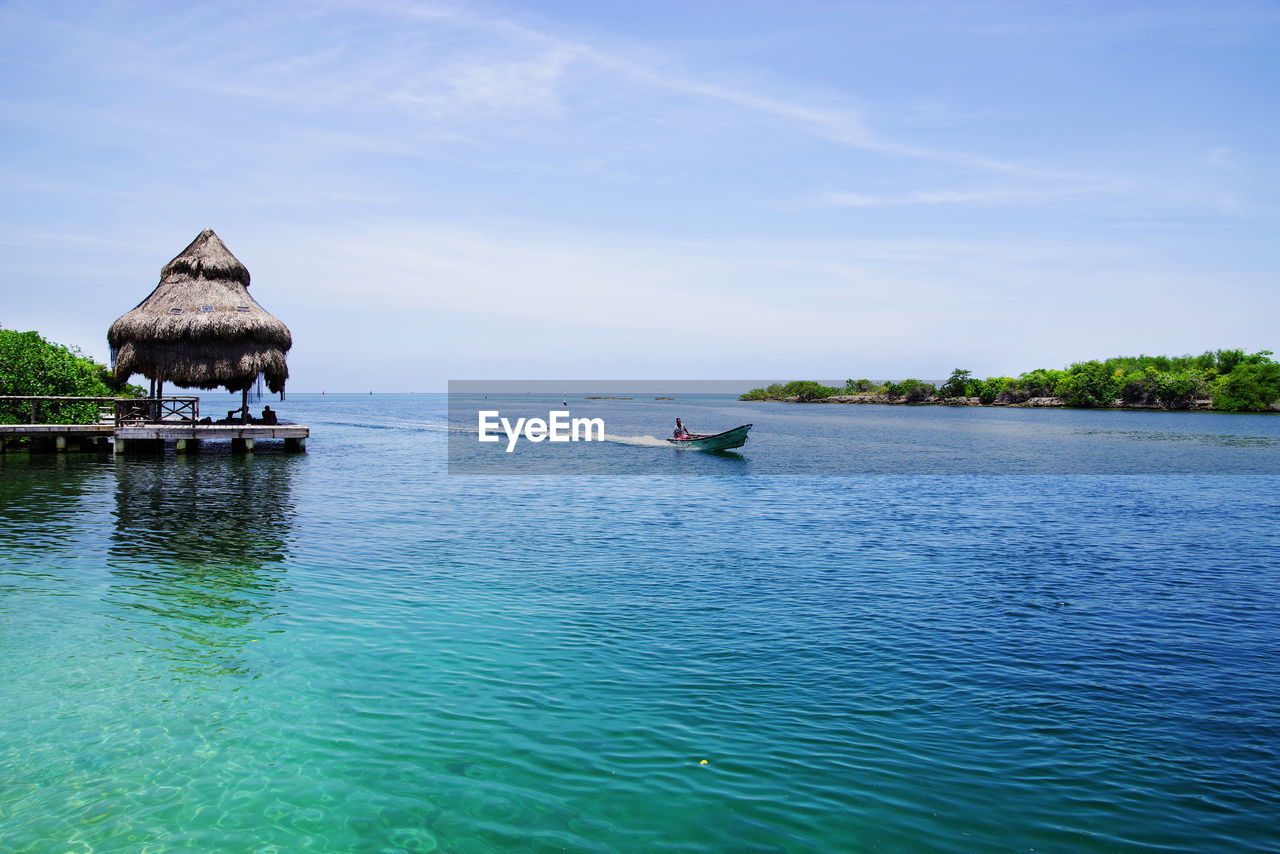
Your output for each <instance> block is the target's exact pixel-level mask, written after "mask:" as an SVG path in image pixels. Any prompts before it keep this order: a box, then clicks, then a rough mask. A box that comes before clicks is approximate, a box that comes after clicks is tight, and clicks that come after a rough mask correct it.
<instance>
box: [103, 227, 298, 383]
mask: <svg viewBox="0 0 1280 854" xmlns="http://www.w3.org/2000/svg"><path fill="white" fill-rule="evenodd" d="M107 342H108V343H109V344H110V345H111V349H112V351H113V353H114V354H115V360H114V365H115V376H116V379H117V380H118V381H120V382H125V381H126V380H128V379H129V377H131V376H133V375H134V374H142V375H143V376H145V377H149V378H151V379H154V380H160V381H164V382H172V383H176V384H177V385H180V386H185V387H188V388H206V389H209V388H218V387H219V386H223V387H225V388H227V389H230V390H231V391H240V390H242V389H247V388H251V387H252V386H253V384H254V383H255V382H256V381H257V379H258V376H259V375H261V376H262V377H263V378H264V379H265V380H266V383H267V387H268V388H269V389H271V391H273V392H279V391H283V390H284V383H285V380H286V379H288V377H289V367H288V365H286V364H285V353H287V352H289V348H290V347H292V346H293V336H292V335H290V334H289V328H288V327H287V326H285V325H284V324H283V323H281V322H280V321H279V320H278V319H276V318H275V317H274V316H273V315H272V314H271V313H270V312H268V311H267V310H266V309H264V308H263V307H262V306H260V305H258V303H257V302H256V301H255V300H254V298H253V297H251V296H249V271H248V270H247V269H246V268H245V266H244V265H243V264H241V263H240V261H239V259H237V258H236V256H234V255H232V254H231V251H230V250H229V249H227V247H226V245H225V244H224V243H223V242H222V241H221V240H220V239H218V235H216V234H214V233H213V230H212V229H209V228H206V229H205V230H204V231H202V232H200V235H199V236H198V237H196V239H195V240H193V241H191V245H190V246H188V247H187V248H186V249H184V250H182V252H181V253H179V254H178V256H177V257H176V258H174V259H173V260H172V261H170V262H169V263H168V264H165V265H164V268H163V269H162V270H161V271H160V284H158V285H156V288H155V290H153V291H152V292H151V295H150V296H148V297H147V298H146V299H144V300H143V301H142V302H140V303H138V305H137V307H136V308H134V309H133V310H132V311H130V312H129V313H127V314H125V315H122V316H121V317H119V318H117V320H116V322H115V323H113V324H111V328H110V330H108V332H107Z"/></svg>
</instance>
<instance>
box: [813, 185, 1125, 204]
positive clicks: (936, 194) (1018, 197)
mask: <svg viewBox="0 0 1280 854" xmlns="http://www.w3.org/2000/svg"><path fill="white" fill-rule="evenodd" d="M1099 191H1100V190H1099V189H1098V188H1097V187H1094V188H1089V187H1068V188H1062V189H1044V190H1026V189H986V190H915V191H912V192H907V193H854V192H842V191H834V192H829V193H824V194H823V195H821V196H820V197H819V199H818V203H819V204H820V205H824V206H827V207H835V208H884V207H907V206H914V205H993V206H995V205H1026V204H1040V203H1045V202H1061V201H1065V200H1068V199H1075V198H1080V197H1082V196H1086V195H1090V194H1091V193H1095V192H1099Z"/></svg>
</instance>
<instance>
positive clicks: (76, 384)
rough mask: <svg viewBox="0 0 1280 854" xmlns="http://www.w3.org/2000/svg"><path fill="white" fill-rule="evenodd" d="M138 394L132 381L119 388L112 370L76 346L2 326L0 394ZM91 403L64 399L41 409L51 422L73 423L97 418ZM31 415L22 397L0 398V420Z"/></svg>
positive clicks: (43, 417)
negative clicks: (6, 400) (51, 407)
mask: <svg viewBox="0 0 1280 854" xmlns="http://www.w3.org/2000/svg"><path fill="white" fill-rule="evenodd" d="M122 393H123V394H124V395H125V396H130V397H133V396H139V395H141V393H142V390H141V389H139V388H137V387H135V386H128V387H125V388H123V389H122V388H121V387H120V386H119V385H118V384H117V383H116V382H115V381H114V379H113V378H112V376H111V371H110V369H109V368H107V367H106V366H105V365H102V364H99V363H97V362H95V361H93V360H92V359H90V358H88V357H87V356H85V355H84V354H83V353H81V352H80V351H79V350H77V349H75V348H74V347H65V346H63V345H61V344H55V343H53V342H52V341H47V340H45V339H44V338H42V337H41V336H40V335H39V334H38V333H36V332H15V331H13V330H11V329H3V328H0V395H27V396H58V397H114V396H117V395H121V394H122ZM97 412H98V410H97V406H96V405H95V404H63V405H62V406H60V407H58V408H57V409H55V410H52V411H48V412H41V413H40V419H41V420H42V421H48V422H49V423H53V424H76V423H84V422H86V421H93V420H94V419H95V418H97ZM29 418H30V408H29V405H28V404H26V403H23V402H16V403H0V422H3V423H6V424H16V423H20V422H23V421H26V420H28V419H29Z"/></svg>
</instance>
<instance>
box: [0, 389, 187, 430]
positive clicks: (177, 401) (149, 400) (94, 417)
mask: <svg viewBox="0 0 1280 854" xmlns="http://www.w3.org/2000/svg"><path fill="white" fill-rule="evenodd" d="M68 418H70V419H71V420H67V419H68ZM199 420H200V398H198V397H161V398H153V397H143V398H123V397H70V396H65V395H17V394H8V395H0V423H7V424H21V423H24V422H25V423H27V424H104V423H110V422H114V423H116V424H159V423H170V422H178V423H182V424H194V423H196V422H197V421H199Z"/></svg>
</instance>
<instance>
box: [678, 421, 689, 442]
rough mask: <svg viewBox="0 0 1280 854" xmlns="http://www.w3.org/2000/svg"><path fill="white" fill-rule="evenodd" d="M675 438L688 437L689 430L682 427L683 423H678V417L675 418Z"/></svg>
mask: <svg viewBox="0 0 1280 854" xmlns="http://www.w3.org/2000/svg"><path fill="white" fill-rule="evenodd" d="M675 438H677V439H688V438H689V431H688V430H686V429H684V425H683V424H681V423H680V419H679V418H677V419H676V432H675Z"/></svg>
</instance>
